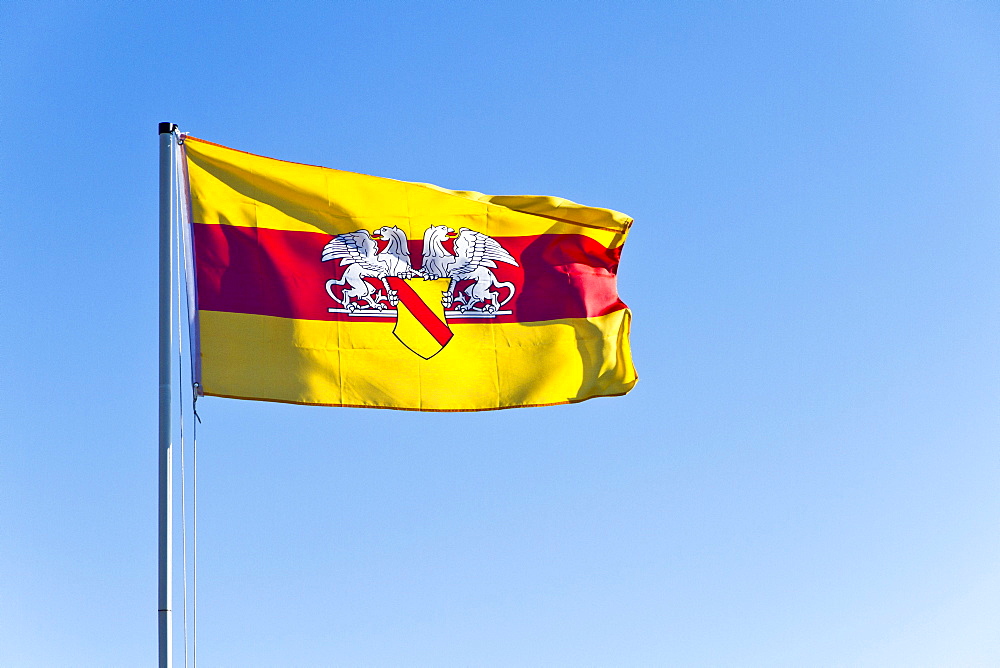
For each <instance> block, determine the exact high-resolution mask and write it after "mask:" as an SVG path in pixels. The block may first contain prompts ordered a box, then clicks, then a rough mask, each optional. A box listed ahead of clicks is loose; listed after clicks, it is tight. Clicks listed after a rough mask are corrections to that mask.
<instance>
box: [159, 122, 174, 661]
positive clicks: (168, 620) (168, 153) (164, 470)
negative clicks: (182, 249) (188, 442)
mask: <svg viewBox="0 0 1000 668" xmlns="http://www.w3.org/2000/svg"><path fill="white" fill-rule="evenodd" d="M176 127H177V126H176V125H174V124H173V123H160V125H159V134H160V288H159V297H160V341H159V344H160V414H159V415H160V422H159V436H160V438H159V455H160V508H159V518H160V519H159V530H160V537H159V595H158V602H159V605H158V607H159V610H158V612H157V622H158V626H159V648H160V668H171V666H173V612H172V611H171V605H172V601H173V549H174V541H173V523H174V516H173V510H174V509H173V482H174V481H173V451H172V434H171V426H172V424H171V401H170V400H171V391H170V386H171V382H170V381H171V376H172V369H171V358H170V336H171V331H172V328H173V322H172V308H171V296H172V290H171V288H172V285H171V277H172V274H173V272H171V248H172V243H171V241H172V235H171V233H170V232H171V230H170V226H171V222H172V221H173V217H174V192H173V183H174V179H173V173H174V170H173V142H174V129H175V128H176Z"/></svg>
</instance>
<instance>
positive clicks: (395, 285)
mask: <svg viewBox="0 0 1000 668" xmlns="http://www.w3.org/2000/svg"><path fill="white" fill-rule="evenodd" d="M386 280H387V281H388V282H389V287H390V288H392V289H393V290H395V292H396V293H397V295H398V297H399V301H401V302H403V305H404V306H405V307H406V308H407V309H408V310H409V311H410V313H412V314H413V317H414V318H416V319H417V322H419V323H420V324H421V325H423V326H424V328H425V329H426V330H427V331H428V332H430V335H431V336H433V337H434V340H435V341H437V342H438V343H440V344H441V345H442V346H443V345H445V344H447V343H448V342H449V341H451V337H452V332H451V330H450V329H448V325H446V324H445V323H444V322H442V321H441V319H440V318H438V317H437V316H436V315H434V311H432V310H430V308H429V307H428V306H427V304H425V303H424V300H423V299H421V298H420V297H419V295H417V293H416V292H414V291H413V288H411V287H410V286H409V284H407V282H406V281H404V280H403V279H401V278H399V277H398V276H389V277H387V279H386Z"/></svg>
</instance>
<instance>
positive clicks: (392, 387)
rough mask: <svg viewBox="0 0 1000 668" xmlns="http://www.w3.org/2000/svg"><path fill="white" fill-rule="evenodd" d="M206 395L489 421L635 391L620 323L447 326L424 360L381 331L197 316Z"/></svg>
mask: <svg viewBox="0 0 1000 668" xmlns="http://www.w3.org/2000/svg"><path fill="white" fill-rule="evenodd" d="M200 316H201V355H202V374H203V376H202V384H203V387H204V391H205V393H206V394H212V395H217V396H228V397H237V398H244V399H266V400H271V401H282V402H289V403H304V404H321V405H335V406H364V407H383V408H399V409H410V410H431V411H447V410H490V409H496V408H505V407H514V406H533V405H546V404H557V403H568V402H575V401H582V400H584V399H588V398H590V397H596V396H614V395H620V394H624V393H625V392H628V391H629V390H630V389H631V388H632V386H633V385H635V382H636V379H637V378H636V374H635V369H634V367H633V366H632V358H631V353H630V349H629V342H628V331H629V325H630V322H631V314H630V312H629V311H628V310H627V309H625V310H621V311H617V312H615V313H611V314H608V315H605V316H600V317H596V318H570V319H565V320H554V321H547V322H540V323H505V324H478V323H476V324H453V325H451V329H452V331H453V332H454V334H455V336H454V337H453V338H452V340H451V342H450V343H449V344H448V345H447V346H445V348H444V350H442V351H441V352H440V353H438V354H437V355H435V356H434V357H432V358H431V359H429V360H424V359H421V358H420V357H418V356H417V355H415V354H414V353H413V352H411V351H410V350H408V349H407V348H405V347H404V346H403V345H402V344H401V343H400V342H399V341H398V340H397V339H396V337H395V336H393V334H392V328H393V326H392V321H391V319H387V320H386V322H384V323H382V322H323V321H315V320H291V319H287V318H276V317H273V316H262V315H246V314H239V313H223V312H217V311H201V312H200Z"/></svg>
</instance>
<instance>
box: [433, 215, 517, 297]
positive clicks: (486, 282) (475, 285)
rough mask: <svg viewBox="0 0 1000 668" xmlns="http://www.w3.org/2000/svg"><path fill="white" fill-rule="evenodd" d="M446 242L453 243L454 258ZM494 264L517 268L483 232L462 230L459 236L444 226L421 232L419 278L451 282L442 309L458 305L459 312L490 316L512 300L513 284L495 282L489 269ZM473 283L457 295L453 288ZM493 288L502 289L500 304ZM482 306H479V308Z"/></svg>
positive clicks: (495, 278) (491, 238) (496, 243)
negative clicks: (509, 265) (482, 313)
mask: <svg viewBox="0 0 1000 668" xmlns="http://www.w3.org/2000/svg"><path fill="white" fill-rule="evenodd" d="M445 239H455V245H454V248H455V254H454V255H452V254H451V253H449V252H448V251H447V250H446V249H445V247H444V244H443V242H444V240H445ZM497 262H505V263H507V264H512V265H514V266H515V267H516V266H518V264H517V261H516V260H515V259H514V257H513V256H512V255H511V254H510V253H508V252H507V251H506V250H505V249H504V247H503V246H501V245H500V244H499V243H498V242H497V240H496V239H494V238H493V237H489V236H487V235H485V234H483V233H482V232H476V231H475V230H470V229H469V228H467V227H463V228H461V229H460V230H459V231H458V233H456V232H455V230H454V229H452V228H450V227H448V226H447V225H435V226H433V227H430V228H428V229H427V231H426V232H424V248H423V259H422V264H421V268H422V272H421V273H422V274H423V276H424V278H425V279H427V280H433V279H436V278H450V279H451V281H450V282H449V283H448V289H447V290H445V291H444V293H443V296H442V299H441V303H442V304H444V305H445V307H448V306H452V304H457V306H458V309H459V310H460V311H486V312H488V313H492V312H494V311H497V310H498V309H499V308H500V307H501V306H503V305H504V304H506V303H507V302H509V301H510V300H511V299H512V298H513V297H514V284H513V283H508V282H506V281H498V280H497V277H496V276H495V275H494V274H493V272H492V271H490V270H491V269H496V267H497V264H496V263H497ZM468 280H471V281H472V283H469V284H468V285H466V287H464V288H462V289H461V290H460V291H459V293H458V295H455V294H454V291H455V288H456V287H457V286H458V284H460V283H461V282H462V281H468ZM494 288H503V289H505V290H506V291H507V295H506V296H505V297H504V299H503V301H501V300H500V298H499V296H498V295H497V293H496V292H495V291H494ZM480 304H481V306H479V305H480Z"/></svg>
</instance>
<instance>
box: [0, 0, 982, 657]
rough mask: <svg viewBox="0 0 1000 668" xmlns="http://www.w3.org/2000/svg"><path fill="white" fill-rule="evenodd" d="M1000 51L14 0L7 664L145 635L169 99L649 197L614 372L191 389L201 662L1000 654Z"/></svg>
mask: <svg viewBox="0 0 1000 668" xmlns="http://www.w3.org/2000/svg"><path fill="white" fill-rule="evenodd" d="M997 44H1000V10H998V8H997V6H996V5H995V4H993V3H988V2H980V3H977V2H965V3H912V2H888V3H878V4H877V6H876V5H875V3H863V2H857V3H852V2H848V3H832V2H831V3H803V4H801V5H790V4H788V3H670V2H661V3H626V4H624V5H622V6H613V5H611V4H610V3H609V4H607V5H605V4H603V3H601V4H598V3H560V2H553V3H538V4H532V3H519V2H510V3H482V4H472V3H468V4H464V5H455V4H453V3H435V2H422V3H337V4H334V3H309V2H301V3H290V4H288V5H280V6H279V5H277V4H275V5H273V6H269V5H259V6H248V5H246V4H242V3H176V4H165V3H130V4H127V5H126V4H124V3H122V4H117V3H72V2H66V3H56V2H17V1H15V2H8V3H7V4H6V5H5V7H4V39H3V40H2V41H0V63H2V65H0V123H2V126H0V127H2V130H3V132H2V135H0V188H2V193H3V196H2V198H0V220H2V222H3V242H2V246H0V248H2V249H3V258H4V259H3V262H2V263H0V280H2V285H3V289H2V290H0V308H2V312H3V314H4V317H3V318H2V320H0V350H2V352H0V359H2V368H3V369H4V373H3V374H2V377H0V378H2V379H0V383H2V387H3V397H4V407H3V409H2V410H0V427H2V432H0V433H3V434H4V438H3V439H2V446H0V527H3V530H2V531H0V569H2V572H3V573H4V577H3V582H4V584H3V588H2V590H3V593H2V604H0V665H5V666H23V667H33V666H68V665H72V666H138V665H149V664H150V663H151V662H152V661H153V657H154V656H155V653H156V607H157V606H156V536H157V534H156V483H157V479H156V465H157V455H156V257H157V255H156V252H157V251H156V243H157V228H156V226H157V191H156V188H157V178H156V169H157V138H156V134H155V127H156V123H157V122H159V121H173V122H176V123H178V124H180V126H181V128H182V129H183V130H185V131H188V132H191V133H192V134H194V135H196V136H199V137H202V138H204V139H208V140H210V141H215V142H218V143H222V144H225V145H228V146H232V147H235V148H240V149H243V150H247V151H251V152H255V153H260V154H263V155H269V156H272V157H277V158H282V159H286V160H292V161H296V162H304V163H310V164H319V165H325V166H329V167H335V168H341V169H347V170H351V171H357V172H364V173H370V174H376V175H379V176H387V177H392V178H397V179H403V180H414V181H423V182H431V183H435V184H438V185H440V186H443V187H446V188H452V189H471V190H478V191H481V192H487V193H493V194H543V195H556V196H562V197H566V198H568V199H572V200H575V201H578V202H581V203H584V204H589V205H594V206H603V207H609V208H613V209H617V210H620V211H624V212H626V213H628V214H629V215H631V216H633V217H634V218H635V220H636V223H635V226H634V227H633V230H632V233H631V236H630V239H629V243H628V244H627V246H626V248H625V252H624V254H623V261H622V267H621V272H620V281H619V288H620V292H621V295H622V297H623V299H624V300H625V301H626V302H627V303H628V304H629V305H630V306H631V307H632V308H633V310H634V313H635V320H634V327H633V347H634V354H635V359H636V365H637V368H638V371H639V374H640V377H641V380H640V382H639V385H638V386H637V387H636V389H635V390H634V391H633V392H632V393H631V394H630V395H628V396H627V397H624V398H618V399H599V400H594V401H590V402H587V403H584V404H580V405H576V406H563V407H553V408H547V409H524V410H515V411H501V412H498V413H487V414H455V415H436V414H411V413H398V412H393V411H364V410H359V409H326V408H310V407H297V406H283V405H272V404H265V403H253V402H240V401H233V400H225V399H215V398H208V399H206V400H205V401H204V402H202V403H201V404H200V406H199V410H200V412H201V414H202V417H203V419H204V424H203V425H201V427H200V432H199V504H200V506H199V518H198V520H199V591H198V596H199V628H198V633H199V646H198V655H199V659H200V660H201V661H203V662H204V663H205V665H216V666H293V665H295V666H581V665H593V666H650V665H663V666H668V665H669V666H727V665H730V666H769V667H771V666H814V665H815V666H820V665H821V666H886V665H899V666H943V665H948V666H986V665H997V664H1000V632H998V631H997V629H1000V603H998V601H1000V565H998V564H1000V531H998V526H1000V525H998V516H1000V496H998V494H997V489H998V482H1000V459H998V451H997V444H998V436H1000V421H998V399H1000V392H998V380H1000V350H998V346H997V325H998V313H1000V283H998V268H1000V267H998V264H1000V263H998V256H997V248H998V242H1000V228H998V226H997V213H998V209H1000V207H998V205H1000V187H998V186H1000V157H998V156H1000V150H998V149H1000V125H998V124H997V118H998V117H1000V92H998V91H1000V57H998V53H1000V51H998V49H997ZM188 428H189V429H190V423H188ZM189 433H190V432H189ZM189 456H190V453H189ZM188 461H189V463H190V459H189V460H188ZM189 472H190V470H189ZM178 512H179V510H178ZM177 519H178V524H179V519H180V518H179V515H178V518H177ZM177 549H178V552H179V549H180V538H179V534H178V538H177ZM177 572H178V573H179V572H180V562H179V561H178V564H177ZM175 591H176V598H175V604H174V609H175V611H176V612H175V624H176V635H177V665H181V659H182V653H181V645H180V642H181V614H180V608H181V605H180V591H181V590H180V582H179V581H178V583H177V586H176V590H175Z"/></svg>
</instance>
